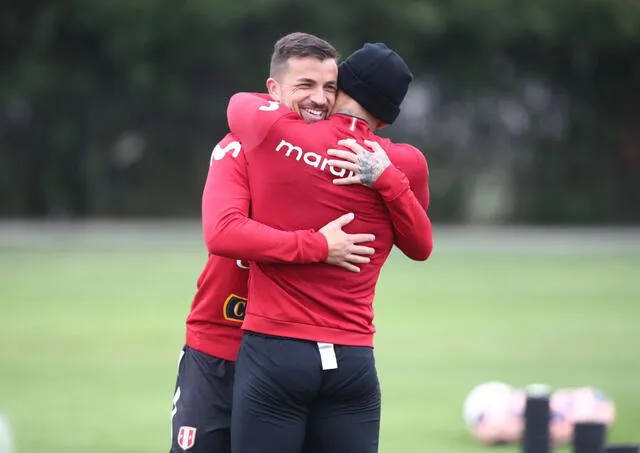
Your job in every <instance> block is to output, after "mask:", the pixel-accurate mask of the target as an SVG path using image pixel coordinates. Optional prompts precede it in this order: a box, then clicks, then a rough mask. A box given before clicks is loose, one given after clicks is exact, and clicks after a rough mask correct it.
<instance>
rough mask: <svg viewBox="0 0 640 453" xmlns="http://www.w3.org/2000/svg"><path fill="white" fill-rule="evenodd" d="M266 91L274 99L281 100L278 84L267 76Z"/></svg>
mask: <svg viewBox="0 0 640 453" xmlns="http://www.w3.org/2000/svg"><path fill="white" fill-rule="evenodd" d="M267 92H268V93H269V96H271V99H273V100H274V101H277V102H280V101H282V90H281V88H280V84H279V83H278V81H277V80H276V79H274V78H273V77H269V78H268V79H267Z"/></svg>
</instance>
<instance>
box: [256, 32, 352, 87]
mask: <svg viewBox="0 0 640 453" xmlns="http://www.w3.org/2000/svg"><path fill="white" fill-rule="evenodd" d="M307 57H312V58H316V59H317V60H319V61H324V60H327V59H333V60H337V59H338V58H339V55H338V51H336V49H335V48H334V47H333V46H332V45H331V44H329V43H328V42H327V41H325V40H324V39H322V38H318V37H317V36H314V35H311V34H309V33H302V32H295V33H289V34H288V35H285V36H283V37H282V38H280V39H279V40H278V41H276V43H275V44H274V46H273V54H271V65H270V67H269V76H270V77H274V78H275V77H277V76H278V75H280V74H281V73H282V71H283V69H286V67H287V64H288V60H289V59H290V58H307Z"/></svg>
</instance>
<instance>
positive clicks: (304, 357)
mask: <svg viewBox="0 0 640 453" xmlns="http://www.w3.org/2000/svg"><path fill="white" fill-rule="evenodd" d="M334 350H335V357H336V359H337V365H338V367H337V368H336V369H328V370H323V369H322V365H321V359H320V352H319V349H318V344H317V343H314V342H310V341H303V340H294V339H289V338H281V337H273V336H267V335H260V334H255V333H251V332H245V334H244V336H243V339H242V345H241V347H240V352H239V355H238V361H237V362H236V381H235V387H234V391H233V409H234V410H233V413H232V416H231V424H232V430H231V445H232V452H233V453H300V452H301V451H303V450H304V452H305V453H375V452H377V451H378V438H379V432H380V386H379V382H378V375H377V372H376V368H375V361H374V357H373V349H372V348H368V347H354V346H335V347H334Z"/></svg>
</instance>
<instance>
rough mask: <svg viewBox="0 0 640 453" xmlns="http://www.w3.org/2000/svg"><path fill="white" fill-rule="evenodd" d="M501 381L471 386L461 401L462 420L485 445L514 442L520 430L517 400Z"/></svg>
mask: <svg viewBox="0 0 640 453" xmlns="http://www.w3.org/2000/svg"><path fill="white" fill-rule="evenodd" d="M516 396H517V394H516V393H515V392H514V389H513V388H512V387H511V386H510V385H508V384H505V383H504V382H498V381H491V382H485V383H484V384H480V385H478V386H476V387H474V388H473V389H472V390H471V392H470V393H469V395H468V396H467V398H466V399H465V401H464V407H463V413H464V420H465V423H466V425H467V428H468V429H469V432H470V433H471V435H472V436H473V437H474V438H475V439H476V440H478V441H480V442H481V443H483V444H487V445H494V444H504V443H509V444H510V443H514V442H517V441H518V440H519V437H520V434H521V432H522V417H521V414H520V411H521V408H520V407H518V404H519V403H520V399H519V398H517V397H516Z"/></svg>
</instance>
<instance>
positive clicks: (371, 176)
mask: <svg viewBox="0 0 640 453" xmlns="http://www.w3.org/2000/svg"><path fill="white" fill-rule="evenodd" d="M389 165H391V162H390V161H389V158H388V157H387V155H386V154H378V153H376V154H374V153H360V154H359V155H358V171H359V173H360V182H361V183H362V184H364V185H365V186H368V187H371V186H372V185H373V184H374V183H375V182H376V181H377V180H378V178H379V177H380V175H381V174H382V172H383V171H385V170H386V169H387V167H388V166H389Z"/></svg>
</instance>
